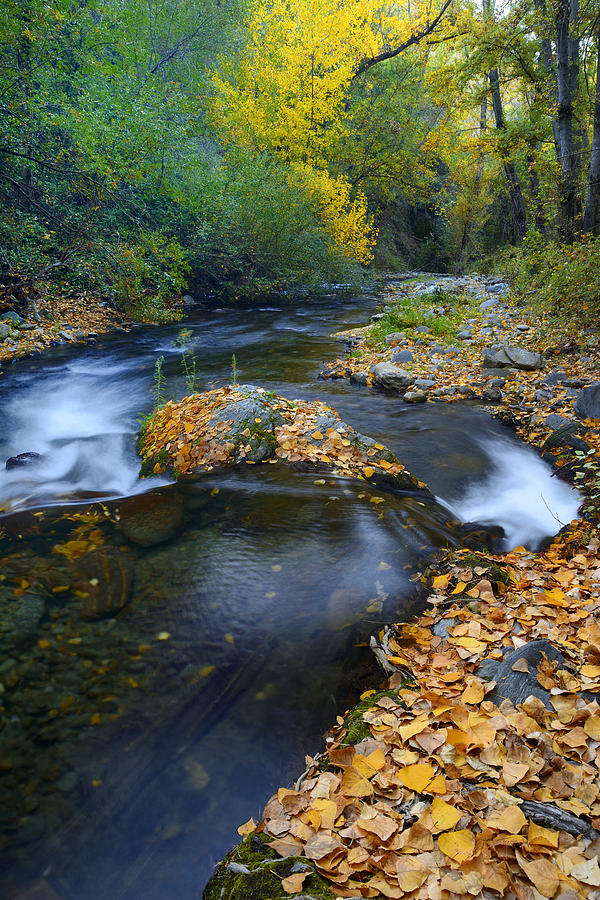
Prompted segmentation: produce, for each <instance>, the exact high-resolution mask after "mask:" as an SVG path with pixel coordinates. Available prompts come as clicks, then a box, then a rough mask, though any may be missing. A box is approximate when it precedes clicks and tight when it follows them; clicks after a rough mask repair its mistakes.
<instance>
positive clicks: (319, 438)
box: [311, 429, 323, 441]
mask: <svg viewBox="0 0 600 900" xmlns="http://www.w3.org/2000/svg"><path fill="white" fill-rule="evenodd" d="M311 437H312V438H314V439H315V441H322V440H323V435H322V434H321V432H320V431H319V430H318V429H317V431H313V433H312V434H311Z"/></svg>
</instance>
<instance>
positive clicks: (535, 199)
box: [527, 147, 546, 234]
mask: <svg viewBox="0 0 600 900" xmlns="http://www.w3.org/2000/svg"><path fill="white" fill-rule="evenodd" d="M527 167H528V169H529V190H530V192H531V201H532V204H533V208H534V210H535V218H534V221H535V227H536V228H537V230H538V231H541V232H542V234H543V233H544V231H545V230H546V214H545V212H544V206H543V203H542V199H541V197H540V178H539V175H538V173H537V168H536V165H535V151H534V149H533V147H532V149H531V152H530V153H529V154H528V155H527Z"/></svg>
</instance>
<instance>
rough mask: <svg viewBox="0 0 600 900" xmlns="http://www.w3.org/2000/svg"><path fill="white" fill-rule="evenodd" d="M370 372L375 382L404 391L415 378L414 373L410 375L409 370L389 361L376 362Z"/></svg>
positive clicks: (393, 389)
mask: <svg viewBox="0 0 600 900" xmlns="http://www.w3.org/2000/svg"><path fill="white" fill-rule="evenodd" d="M371 372H372V373H373V381H374V382H375V384H377V385H379V386H380V387H383V388H387V389H388V390H392V391H404V390H406V388H407V387H410V385H411V384H413V382H414V380H415V378H414V375H411V374H410V372H407V371H406V370H405V369H401V368H400V367H399V366H395V365H393V364H392V363H389V362H381V363H377V365H375V366H373V368H372V369H371Z"/></svg>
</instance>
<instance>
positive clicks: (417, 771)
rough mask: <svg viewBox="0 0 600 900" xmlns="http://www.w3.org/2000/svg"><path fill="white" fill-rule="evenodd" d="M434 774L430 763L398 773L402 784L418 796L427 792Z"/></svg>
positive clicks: (409, 767)
mask: <svg viewBox="0 0 600 900" xmlns="http://www.w3.org/2000/svg"><path fill="white" fill-rule="evenodd" d="M413 759H414V757H413ZM434 774H435V773H434V771H433V766H432V765H430V764H429V763H415V764H414V765H412V766H405V767H404V768H403V769H400V770H399V771H398V775H399V776H400V780H401V782H402V784H403V785H404V786H405V787H407V788H409V789H410V790H411V791H416V792H417V794H420V793H421V792H422V791H424V790H425V788H426V787H427V785H428V784H429V782H430V781H431V779H432V778H433V776H434Z"/></svg>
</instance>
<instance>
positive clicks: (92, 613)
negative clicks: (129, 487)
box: [73, 495, 147, 621]
mask: <svg viewBox="0 0 600 900" xmlns="http://www.w3.org/2000/svg"><path fill="white" fill-rule="evenodd" d="M143 496H147V495H143ZM73 570H74V581H75V585H76V588H77V595H78V596H79V597H80V598H81V603H80V606H79V614H80V616H81V617H82V619H86V620H88V621H95V620H97V619H106V618H108V617H109V616H114V615H116V614H117V613H118V612H120V611H121V610H122V609H123V608H124V607H125V606H126V605H127V603H128V602H129V599H130V595H131V586H132V582H133V563H132V561H131V560H130V558H129V557H128V556H127V555H126V554H125V553H123V552H122V551H120V550H118V549H117V548H116V547H111V548H108V547H106V548H102V549H101V550H91V551H90V552H89V553H84V555H83V556H81V557H80V558H79V559H78V560H77V561H76V563H75V564H74V566H73Z"/></svg>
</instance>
